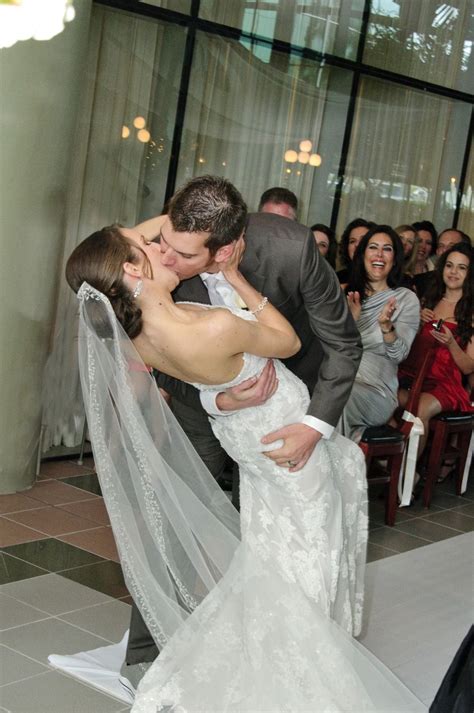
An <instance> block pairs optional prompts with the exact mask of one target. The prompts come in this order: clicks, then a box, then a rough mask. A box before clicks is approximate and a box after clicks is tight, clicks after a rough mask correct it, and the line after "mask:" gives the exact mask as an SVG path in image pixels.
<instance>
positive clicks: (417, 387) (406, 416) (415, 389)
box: [399, 347, 435, 436]
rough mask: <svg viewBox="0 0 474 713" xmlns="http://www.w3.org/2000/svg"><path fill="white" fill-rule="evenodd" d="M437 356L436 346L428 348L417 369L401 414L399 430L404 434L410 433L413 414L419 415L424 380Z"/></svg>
mask: <svg viewBox="0 0 474 713" xmlns="http://www.w3.org/2000/svg"><path fill="white" fill-rule="evenodd" d="M434 356H435V347H431V348H428V349H427V350H426V352H425V355H424V357H423V360H422V362H421V364H420V367H419V369H418V370H417V375H416V377H415V380H414V381H413V384H412V387H411V389H410V395H409V398H408V401H407V404H406V406H405V410H404V412H403V414H402V416H401V419H402V424H401V425H400V427H399V430H400V431H401V432H402V433H403V435H404V436H408V435H409V434H410V431H411V429H412V428H413V418H412V417H413V416H417V415H418V405H419V403H420V396H421V394H422V387H423V382H424V380H425V376H426V372H427V371H428V369H429V368H430V366H431V364H432V361H433V359H434Z"/></svg>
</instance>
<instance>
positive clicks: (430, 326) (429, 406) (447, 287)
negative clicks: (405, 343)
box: [399, 243, 474, 456]
mask: <svg viewBox="0 0 474 713" xmlns="http://www.w3.org/2000/svg"><path fill="white" fill-rule="evenodd" d="M472 260H473V251H472V248H471V247H469V246H468V245H465V244H462V243H457V244H456V245H454V246H453V247H451V248H450V249H448V250H447V251H446V252H444V253H443V254H442V255H441V257H440V259H439V261H438V264H437V266H436V269H435V270H434V272H433V273H432V274H433V280H432V283H431V284H430V285H429V287H428V289H427V292H426V294H425V296H424V298H423V300H422V310H421V323H422V327H421V330H420V332H419V334H418V335H417V337H416V339H415V341H414V343H413V346H412V349H411V351H410V354H409V356H408V359H407V360H406V362H404V364H402V365H401V367H400V370H399V378H400V384H401V386H402V387H403V388H401V389H400V391H399V401H400V405H401V406H405V404H406V402H407V401H408V396H409V394H408V388H409V386H410V384H411V383H412V382H413V379H414V378H415V376H416V374H417V371H418V368H419V365H420V363H421V361H422V359H423V357H424V355H425V354H426V351H427V350H428V349H434V350H435V352H434V358H433V361H432V363H431V366H430V367H429V369H428V372H427V374H426V377H425V380H424V382H423V386H422V393H421V397H420V403H419V407H418V416H419V417H420V418H421V420H422V421H423V425H424V431H425V432H424V435H423V436H422V437H421V438H420V448H419V452H418V456H420V455H421V454H422V452H423V449H424V447H425V445H426V439H427V434H428V433H429V421H430V419H431V418H433V416H436V415H437V414H438V413H440V412H441V411H457V410H461V411H471V410H472V407H471V403H470V399H469V395H468V393H467V390H466V388H465V387H464V385H463V377H469V376H470V375H471V374H472V373H473V372H474V338H473V310H472V307H473V297H474V284H473V270H472Z"/></svg>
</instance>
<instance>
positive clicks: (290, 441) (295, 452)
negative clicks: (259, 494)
mask: <svg viewBox="0 0 474 713" xmlns="http://www.w3.org/2000/svg"><path fill="white" fill-rule="evenodd" d="M321 438H322V434H321V433H320V432H319V431H316V429H315V428H312V427H311V426H307V425H306V424H305V423H292V424H290V425H289V426H283V427H282V428H279V429H278V431H273V433H269V434H267V435H266V436H264V437H263V438H262V443H264V444H265V445H267V444H269V443H274V442H275V441H284V443H283V445H282V446H281V448H276V449H275V450H274V451H266V452H265V453H264V455H265V456H267V458H270V459H271V460H273V461H275V463H276V464H277V465H279V466H281V467H282V468H288V467H289V472H290V473H296V472H297V471H298V470H301V468H303V467H304V466H305V465H306V463H307V462H308V460H309V458H310V457H311V454H312V452H313V451H314V449H315V447H316V444H317V443H318V442H319V440H320V439H321Z"/></svg>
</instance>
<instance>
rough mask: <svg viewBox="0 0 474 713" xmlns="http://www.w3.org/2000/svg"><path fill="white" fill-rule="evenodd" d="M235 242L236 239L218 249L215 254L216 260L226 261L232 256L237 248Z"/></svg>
mask: <svg viewBox="0 0 474 713" xmlns="http://www.w3.org/2000/svg"><path fill="white" fill-rule="evenodd" d="M235 244H236V241H235V240H234V241H233V242H232V243H230V244H229V245H223V246H222V247H221V248H219V250H217V252H216V254H215V255H214V261H215V262H226V260H228V259H229V258H230V257H232V254H233V252H234V250H235Z"/></svg>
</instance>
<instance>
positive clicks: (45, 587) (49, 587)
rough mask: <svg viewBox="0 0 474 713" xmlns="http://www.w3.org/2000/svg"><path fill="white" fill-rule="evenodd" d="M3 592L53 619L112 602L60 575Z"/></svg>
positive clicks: (18, 584)
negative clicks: (77, 610) (59, 615)
mask: <svg viewBox="0 0 474 713" xmlns="http://www.w3.org/2000/svg"><path fill="white" fill-rule="evenodd" d="M71 571H74V570H71ZM33 583H34V584H33ZM0 591H1V592H2V593H3V594H7V595H8V596H9V597H14V598H15V599H19V600H20V601H21V602H24V603H25V604H30V605H31V606H32V607H36V608H37V609H40V610H41V611H44V612H47V613H48V614H52V615H56V614H65V613H66V612H70V611H75V610H76V609H84V607H90V606H93V605H94V604H103V603H105V602H108V601H110V599H109V597H107V596H106V595H105V594H102V593H101V592H98V591H96V590H94V589H91V588H90V587H84V586H83V585H82V584H77V583H76V582H71V581H70V580H69V579H66V578H65V577H62V576H60V575H58V574H46V575H44V576H43V577H35V578H34V579H28V580H23V581H22V582H12V583H11V584H4V585H3V587H2V588H1V590H0Z"/></svg>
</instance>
